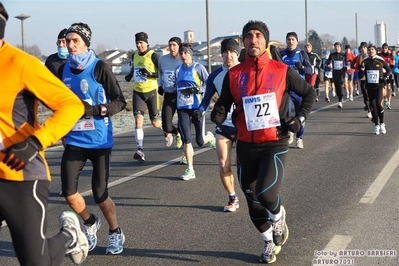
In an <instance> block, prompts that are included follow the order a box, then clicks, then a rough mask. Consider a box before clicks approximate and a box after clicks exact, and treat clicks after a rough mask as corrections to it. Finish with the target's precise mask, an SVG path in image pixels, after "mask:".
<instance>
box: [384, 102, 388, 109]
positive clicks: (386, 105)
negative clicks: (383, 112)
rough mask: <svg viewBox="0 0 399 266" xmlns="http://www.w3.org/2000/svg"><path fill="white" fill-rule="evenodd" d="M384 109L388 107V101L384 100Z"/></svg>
mask: <svg viewBox="0 0 399 266" xmlns="http://www.w3.org/2000/svg"><path fill="white" fill-rule="evenodd" d="M384 109H388V102H387V101H385V102H384Z"/></svg>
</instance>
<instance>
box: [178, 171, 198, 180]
mask: <svg viewBox="0 0 399 266" xmlns="http://www.w3.org/2000/svg"><path fill="white" fill-rule="evenodd" d="M194 178H195V171H194V170H191V169H190V168H187V169H186V171H184V174H183V175H182V176H181V178H180V179H181V180H185V181H188V180H190V179H194Z"/></svg>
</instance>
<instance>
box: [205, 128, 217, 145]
mask: <svg viewBox="0 0 399 266" xmlns="http://www.w3.org/2000/svg"><path fill="white" fill-rule="evenodd" d="M205 135H206V136H209V138H210V141H209V147H211V148H214V149H216V138H215V136H214V135H213V133H212V132H210V131H208V132H206V134H205Z"/></svg>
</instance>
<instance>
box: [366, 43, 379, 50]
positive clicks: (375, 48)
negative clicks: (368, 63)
mask: <svg viewBox="0 0 399 266" xmlns="http://www.w3.org/2000/svg"><path fill="white" fill-rule="evenodd" d="M367 48H368V49H369V48H374V50H376V51H377V47H376V46H375V45H374V44H370V45H369V47H367Z"/></svg>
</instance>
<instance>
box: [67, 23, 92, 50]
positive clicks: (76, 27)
mask: <svg viewBox="0 0 399 266" xmlns="http://www.w3.org/2000/svg"><path fill="white" fill-rule="evenodd" d="M71 32H74V33H76V34H78V35H79V36H80V37H81V38H82V40H83V41H84V42H85V44H86V46H87V47H90V41H91V29H90V27H89V25H87V24H85V23H82V22H79V23H73V24H72V25H71V26H70V27H69V29H68V30H67V32H66V34H65V35H67V34H68V33H71Z"/></svg>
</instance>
